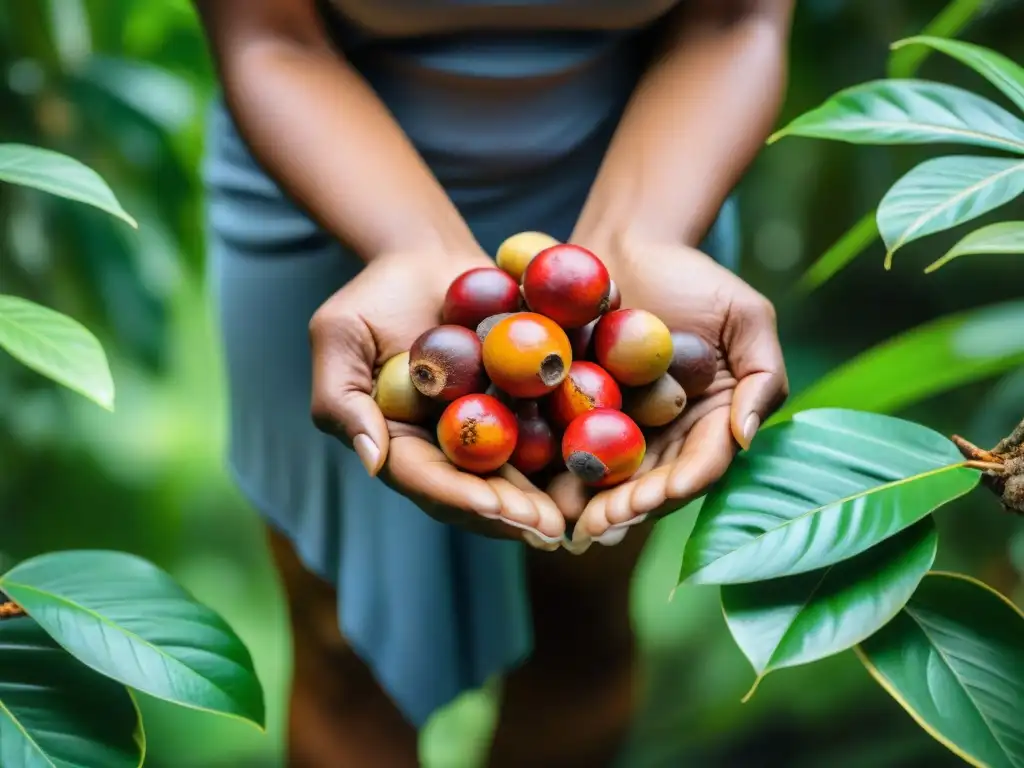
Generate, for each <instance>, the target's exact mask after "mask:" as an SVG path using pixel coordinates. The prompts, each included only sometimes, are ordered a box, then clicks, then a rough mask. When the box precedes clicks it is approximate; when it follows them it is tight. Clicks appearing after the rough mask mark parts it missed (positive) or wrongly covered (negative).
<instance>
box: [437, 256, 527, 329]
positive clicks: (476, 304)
mask: <svg viewBox="0 0 1024 768" xmlns="http://www.w3.org/2000/svg"><path fill="white" fill-rule="evenodd" d="M521 301H522V297H521V295H520V293H519V284H518V283H516V281H515V279H514V278H512V277H511V276H510V275H509V274H508V273H507V272H504V271H502V270H500V269H498V268H497V267H477V268H476V269H470V270H468V271H466V272H463V273H462V274H461V275H459V276H458V277H457V278H455V280H453V281H452V284H451V285H450V286H448V292H447V293H446V294H445V297H444V306H443V307H442V308H441V320H442V322H444V323H449V324H452V325H462V326H465V327H466V328H476V327H477V326H478V325H479V324H480V323H481V322H482V321H483V320H485V319H486V318H488V317H490V316H491V315H500V314H503V313H505V312H515V311H517V310H518V309H519V307H520V304H521Z"/></svg>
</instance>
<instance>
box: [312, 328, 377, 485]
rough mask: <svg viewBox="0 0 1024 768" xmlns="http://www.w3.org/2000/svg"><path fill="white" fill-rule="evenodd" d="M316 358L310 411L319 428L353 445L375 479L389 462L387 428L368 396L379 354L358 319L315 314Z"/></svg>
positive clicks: (314, 351) (314, 358) (314, 348)
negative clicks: (387, 461)
mask: <svg viewBox="0 0 1024 768" xmlns="http://www.w3.org/2000/svg"><path fill="white" fill-rule="evenodd" d="M309 336H310V345H311V347H312V354H313V392H312V402H311V410H312V416H313V421H314V423H315V424H316V425H317V427H318V428H319V429H320V430H321V431H323V432H327V433H329V434H332V435H335V436H336V437H339V438H341V439H342V440H343V441H345V442H346V443H347V444H349V445H350V446H351V447H352V448H353V450H354V451H355V452H356V454H357V455H358V456H359V460H360V461H361V462H362V464H363V466H364V467H365V468H366V471H367V472H368V473H369V474H370V476H371V477H375V476H376V475H377V473H378V472H380V470H381V467H383V466H384V462H385V460H386V459H387V455H388V449H389V442H390V439H389V437H388V426H387V422H385V420H384V416H383V414H381V412H380V409H379V408H378V407H377V403H375V402H374V400H373V398H372V397H371V396H370V392H371V390H372V389H373V364H374V361H375V360H376V357H377V348H376V344H375V343H374V340H373V335H372V334H371V333H370V329H369V328H368V327H367V326H366V323H365V322H363V320H362V319H361V318H360V317H358V316H349V317H338V316H337V315H334V316H331V315H328V314H325V313H321V312H317V314H316V315H314V316H313V320H312V321H311V322H310V326H309Z"/></svg>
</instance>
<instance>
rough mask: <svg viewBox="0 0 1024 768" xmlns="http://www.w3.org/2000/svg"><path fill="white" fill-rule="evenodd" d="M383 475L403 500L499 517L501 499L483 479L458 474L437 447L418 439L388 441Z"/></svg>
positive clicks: (492, 517)
mask: <svg viewBox="0 0 1024 768" xmlns="http://www.w3.org/2000/svg"><path fill="white" fill-rule="evenodd" d="M387 474H388V478H389V480H390V481H391V482H392V483H393V484H394V485H395V486H396V487H397V488H398V490H399V491H400V492H401V493H403V494H405V495H407V496H412V497H413V498H419V499H425V500H429V501H431V502H435V503H437V504H440V505H442V506H445V507H449V508H452V509H455V510H459V511H461V512H465V513H470V514H475V515H479V516H481V517H485V518H490V519H496V518H499V517H500V516H501V511H502V501H501V498H500V497H499V495H498V493H497V492H496V491H495V489H494V488H493V487H492V486H491V485H490V484H489V483H488V481H487V480H486V479H484V478H482V477H477V476H476V475H471V474H469V473H467V472H461V471H460V470H459V469H458V468H457V467H456V466H455V465H453V464H451V463H450V462H449V461H448V459H447V457H446V456H445V455H444V454H443V453H442V452H441V450H440V449H439V448H438V447H437V446H434V445H431V444H430V443H428V442H426V441H425V440H421V439H420V438H418V437H396V438H395V439H394V440H392V441H391V451H390V455H389V457H388V462H387Z"/></svg>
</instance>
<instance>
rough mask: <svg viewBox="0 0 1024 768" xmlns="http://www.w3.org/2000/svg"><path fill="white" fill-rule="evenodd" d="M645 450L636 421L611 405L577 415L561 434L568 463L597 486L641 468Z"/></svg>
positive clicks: (568, 465)
mask: <svg viewBox="0 0 1024 768" xmlns="http://www.w3.org/2000/svg"><path fill="white" fill-rule="evenodd" d="M646 452H647V442H646V441H645V440H644V434H643V432H641V431H640V427H638V426H637V425H636V422H634V421H633V420H632V419H631V418H629V416H627V415H626V414H624V413H623V412H622V411H613V410H612V409H610V408H596V409H594V410H593V411H587V412H586V413H584V414H583V415H581V416H577V417H576V418H575V419H573V421H572V423H571V424H570V425H569V427H568V428H567V429H566V430H565V434H564V435H563V436H562V458H563V459H564V460H565V465H566V467H568V468H569V471H570V472H572V473H573V474H574V475H576V477H578V478H580V480H582V481H583V482H584V483H586V484H587V485H589V486H592V487H594V488H608V487H610V486H613V485H618V484H619V483H621V482H623V481H625V480H628V479H629V478H630V477H632V476H633V475H634V474H635V473H636V471H637V470H638V469H639V468H640V464H641V463H642V462H643V460H644V454H645V453H646Z"/></svg>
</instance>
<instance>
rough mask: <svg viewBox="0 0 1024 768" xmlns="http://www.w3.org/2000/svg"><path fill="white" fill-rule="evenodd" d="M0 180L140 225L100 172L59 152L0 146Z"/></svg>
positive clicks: (17, 145)
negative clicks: (92, 207) (93, 208)
mask: <svg viewBox="0 0 1024 768" xmlns="http://www.w3.org/2000/svg"><path fill="white" fill-rule="evenodd" d="M0 181H6V182H8V183H10V184H19V185H21V186H23V187H32V188H34V189H40V190H42V191H44V192H49V193H50V194H53V195H57V196H58V197H65V198H67V199H68V200H76V201H78V202H80V203H85V204H87V205H91V206H94V207H96V208H99V209H100V210H101V211H106V212H107V213H109V214H111V215H113V216H117V217H118V218H119V219H122V220H124V221H126V222H128V223H129V224H131V225H132V226H133V227H137V226H138V225H137V224H136V222H135V219H133V218H132V217H131V216H129V215H128V213H127V212H126V211H125V210H124V208H122V207H121V204H120V203H119V202H118V201H117V198H116V197H115V196H114V193H113V192H112V191H111V190H110V187H108V186H107V183H106V182H105V181H103V179H102V178H100V175H99V174H98V173H96V171H94V170H92V169H91V168H89V167H88V166H86V165H83V164H82V163H80V162H79V161H77V160H75V159H74V158H71V157H68V156H67V155H62V154H60V153H59V152H53V151H51V150H49V149H42V148H40V147H30V146H27V145H25V144H0Z"/></svg>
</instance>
